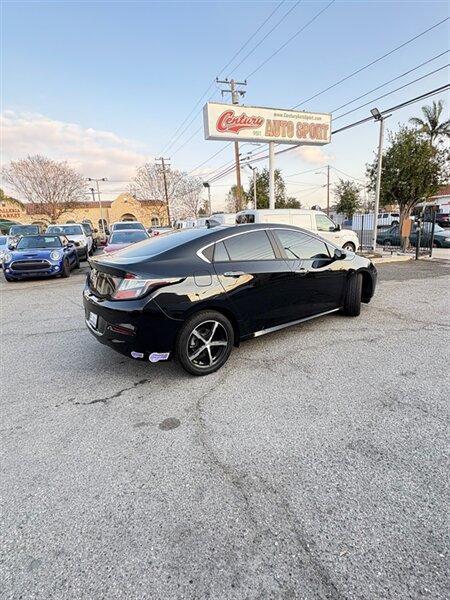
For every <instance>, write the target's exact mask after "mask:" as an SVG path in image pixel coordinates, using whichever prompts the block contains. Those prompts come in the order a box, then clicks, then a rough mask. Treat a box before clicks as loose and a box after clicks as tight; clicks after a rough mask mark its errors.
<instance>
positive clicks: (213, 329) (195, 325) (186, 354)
mask: <svg viewBox="0 0 450 600" xmlns="http://www.w3.org/2000/svg"><path fill="white" fill-rule="evenodd" d="M215 324H217V325H215ZM194 331H196V333H194ZM210 334H212V335H211V336H210ZM198 335H200V336H201V337H198ZM205 341H207V343H211V342H212V345H211V346H207V344H205V343H204V342H205ZM233 346H234V330H233V326H232V325H231V323H230V321H229V320H228V319H227V318H226V317H225V316H224V315H222V314H221V313H220V312H217V311H215V310H205V311H202V312H199V313H197V314H195V315H192V317H190V318H189V319H188V320H187V321H186V322H185V323H184V325H183V326H182V328H181V330H180V332H179V334H178V336H177V340H176V342H175V355H176V358H177V359H178V361H179V362H180V364H181V366H182V367H183V369H184V370H185V371H187V372H188V373H190V374H191V375H209V374H210V373H214V371H217V370H218V369H220V367H222V366H223V365H224V364H225V363H226V361H227V360H228V357H229V356H230V353H231V350H232V349H233ZM202 347H203V348H204V350H203V351H202ZM211 361H212V362H211Z"/></svg>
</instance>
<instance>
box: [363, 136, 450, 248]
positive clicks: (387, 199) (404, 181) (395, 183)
mask: <svg viewBox="0 0 450 600" xmlns="http://www.w3.org/2000/svg"><path fill="white" fill-rule="evenodd" d="M377 165H378V159H377V158H376V159H375V160H374V161H373V163H372V164H369V165H367V176H368V178H369V186H368V188H369V190H370V191H374V190H375V187H376V173H377ZM448 176H449V172H448V151H446V150H444V149H442V148H433V147H432V146H431V145H430V143H429V141H428V140H426V139H425V138H424V137H423V136H422V135H421V133H420V132H419V131H417V130H415V129H410V128H408V127H401V128H400V130H399V131H398V132H397V133H396V134H393V133H390V134H389V144H388V147H387V149H386V150H385V151H384V153H383V164H382V169H381V189H380V206H386V205H387V204H397V205H398V206H399V209H400V223H403V221H404V220H405V219H408V218H409V217H410V215H411V212H412V210H413V208H414V207H415V206H416V204H418V203H419V202H422V201H423V200H426V199H427V198H429V197H430V196H432V195H433V194H434V193H435V192H436V191H437V189H438V188H439V185H441V184H442V183H443V182H444V181H445V180H446V179H447V178H448ZM407 239H408V238H405V240H404V247H405V246H406V242H407Z"/></svg>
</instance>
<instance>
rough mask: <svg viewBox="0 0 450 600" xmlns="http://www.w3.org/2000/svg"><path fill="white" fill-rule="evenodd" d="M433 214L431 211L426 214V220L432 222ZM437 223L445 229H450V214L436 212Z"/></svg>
mask: <svg viewBox="0 0 450 600" xmlns="http://www.w3.org/2000/svg"><path fill="white" fill-rule="evenodd" d="M432 220H433V216H432V214H430V213H426V214H425V221H430V222H432ZM436 223H437V224H438V225H440V226H441V227H443V228H444V229H448V228H449V227H450V215H449V214H448V213H436Z"/></svg>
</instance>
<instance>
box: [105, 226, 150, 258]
mask: <svg viewBox="0 0 450 600" xmlns="http://www.w3.org/2000/svg"><path fill="white" fill-rule="evenodd" d="M149 238H150V236H149V235H148V233H147V232H146V231H142V229H126V230H124V231H120V230H119V231H113V232H112V234H111V236H110V237H109V240H108V243H107V245H106V246H105V252H106V253H110V252H116V250H121V249H122V248H126V247H127V246H129V245H130V244H135V243H136V242H142V241H143V240H148V239H149Z"/></svg>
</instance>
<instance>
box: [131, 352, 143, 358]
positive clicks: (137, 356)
mask: <svg viewBox="0 0 450 600" xmlns="http://www.w3.org/2000/svg"><path fill="white" fill-rule="evenodd" d="M131 356H132V357H133V358H144V353H143V352H135V351H134V350H133V351H132V352H131Z"/></svg>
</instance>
